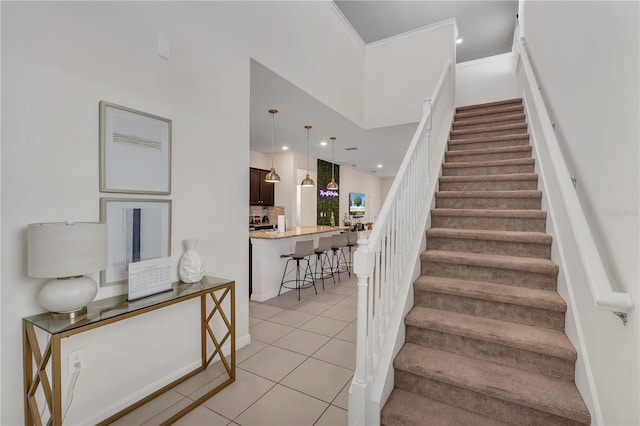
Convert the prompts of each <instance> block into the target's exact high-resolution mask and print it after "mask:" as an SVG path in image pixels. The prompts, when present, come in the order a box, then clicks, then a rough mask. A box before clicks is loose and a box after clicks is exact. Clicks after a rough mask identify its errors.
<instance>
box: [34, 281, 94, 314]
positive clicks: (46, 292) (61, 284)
mask: <svg viewBox="0 0 640 426" xmlns="http://www.w3.org/2000/svg"><path fill="white" fill-rule="evenodd" d="M97 293H98V286H97V285H96V282H95V281H94V280H93V278H90V277H87V276H84V275H83V276H80V277H70V278H58V279H54V280H51V281H49V282H47V283H46V284H45V285H44V287H42V289H41V290H40V297H39V299H40V305H42V307H43V308H45V309H46V310H48V311H49V312H52V313H54V314H60V315H59V316H64V317H68V318H73V317H74V316H77V315H80V314H82V313H83V312H86V306H87V305H88V304H89V303H90V302H91V301H92V300H93V299H94V298H95V297H96V294H97Z"/></svg>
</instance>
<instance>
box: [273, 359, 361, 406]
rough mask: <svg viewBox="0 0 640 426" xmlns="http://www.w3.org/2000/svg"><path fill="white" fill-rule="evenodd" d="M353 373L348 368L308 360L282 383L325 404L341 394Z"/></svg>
mask: <svg viewBox="0 0 640 426" xmlns="http://www.w3.org/2000/svg"><path fill="white" fill-rule="evenodd" d="M352 375H353V373H352V372H351V370H348V369H346V368H342V367H338V366H337V365H333V364H329V363H327V362H324V361H319V360H317V359H313V358H308V359H306V360H305V361H304V362H303V363H302V364H300V365H299V366H298V368H296V369H295V370H293V371H292V372H291V373H290V374H289V375H288V376H287V377H285V378H284V380H282V381H281V382H280V384H283V385H285V386H288V387H290V388H293V389H295V390H298V391H300V392H303V393H306V394H307V395H311V396H313V397H316V398H318V399H321V400H323V401H325V402H331V401H333V400H334V399H335V397H336V396H337V395H338V393H340V391H341V390H342V388H343V387H344V385H345V384H346V383H347V381H348V380H349V379H351V376H352Z"/></svg>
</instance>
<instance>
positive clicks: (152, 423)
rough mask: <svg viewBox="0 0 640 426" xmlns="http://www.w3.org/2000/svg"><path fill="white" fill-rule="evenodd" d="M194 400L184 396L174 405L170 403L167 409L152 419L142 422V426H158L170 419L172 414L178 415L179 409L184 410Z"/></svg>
mask: <svg viewBox="0 0 640 426" xmlns="http://www.w3.org/2000/svg"><path fill="white" fill-rule="evenodd" d="M192 402H193V401H192V400H190V399H188V398H183V399H181V400H180V401H178V402H176V403H175V404H173V405H170V406H169V407H167V408H166V409H164V410H162V411H161V412H160V414H157V415H155V416H154V417H152V418H151V419H149V420H147V421H146V422H144V423H142V425H141V426H156V425H159V424H162V423H163V422H166V421H167V420H169V419H170V418H171V417H172V416H174V415H176V414H177V413H178V412H179V411H182V410H184V409H185V408H187V407H188V406H189V404H191V403H192Z"/></svg>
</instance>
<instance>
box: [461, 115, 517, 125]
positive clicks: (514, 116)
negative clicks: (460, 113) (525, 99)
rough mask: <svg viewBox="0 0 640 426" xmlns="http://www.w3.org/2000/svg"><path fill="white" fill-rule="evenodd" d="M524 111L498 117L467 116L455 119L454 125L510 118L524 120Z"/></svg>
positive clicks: (492, 121)
mask: <svg viewBox="0 0 640 426" xmlns="http://www.w3.org/2000/svg"><path fill="white" fill-rule="evenodd" d="M524 118H525V117H524V113H515V114H509V115H504V116H502V117H496V118H491V117H488V118H483V117H478V118H465V119H462V120H455V121H454V122H453V127H456V126H469V125H474V124H485V123H495V122H498V121H510V120H522V121H524Z"/></svg>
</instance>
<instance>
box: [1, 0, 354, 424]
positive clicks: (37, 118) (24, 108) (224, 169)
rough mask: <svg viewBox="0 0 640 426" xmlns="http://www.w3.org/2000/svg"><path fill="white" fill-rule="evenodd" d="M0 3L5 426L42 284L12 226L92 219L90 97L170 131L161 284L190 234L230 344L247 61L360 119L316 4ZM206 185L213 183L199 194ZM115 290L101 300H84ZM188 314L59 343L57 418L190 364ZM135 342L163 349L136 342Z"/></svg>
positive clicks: (342, 35)
mask: <svg viewBox="0 0 640 426" xmlns="http://www.w3.org/2000/svg"><path fill="white" fill-rule="evenodd" d="M1 7H2V63H3V69H2V103H3V105H4V107H5V108H3V109H2V122H3V123H4V124H5V125H4V126H3V127H2V212H1V214H2V229H1V232H2V286H1V288H2V300H1V302H0V303H1V316H2V317H1V318H2V330H1V343H2V348H3V350H4V351H3V353H2V365H1V377H2V383H1V386H2V388H1V389H2V402H1V406H2V418H1V419H0V423H1V424H3V425H5V424H6V425H16V424H22V423H23V399H22V392H21V389H22V377H21V374H22V368H21V366H22V361H21V359H22V358H21V353H20V348H21V324H20V321H21V318H22V317H24V316H27V315H32V314H35V313H38V312H41V308H40V307H39V306H38V304H37V293H38V290H39V288H40V287H41V285H42V280H35V279H29V278H27V276H26V255H25V254H26V246H25V229H26V226H27V224H28V223H31V222H37V221H60V220H66V219H76V220H97V219H98V217H99V215H98V202H99V198H100V196H109V194H100V193H99V192H98V170H97V164H98V138H97V134H98V101H99V100H101V99H104V100H108V101H111V102H115V103H118V104H122V105H126V106H129V107H132V108H136V109H140V110H143V111H148V112H151V113H154V114H158V115H161V116H165V117H169V118H171V119H172V120H173V191H172V194H171V196H169V197H159V198H170V199H172V200H173V243H172V248H171V250H172V254H173V257H174V273H173V275H174V277H173V278H174V279H177V272H176V266H177V262H178V258H179V255H180V254H181V253H182V252H183V248H182V240H184V239H185V238H189V237H193V236H196V237H198V238H199V239H200V243H199V246H198V250H199V251H200V253H201V255H202V256H203V258H204V260H205V262H206V273H207V274H211V275H216V276H223V277H229V278H232V279H235V280H236V283H237V298H236V300H237V306H236V309H237V311H236V312H237V315H236V318H237V333H238V338H239V340H240V341H241V342H244V343H246V342H247V341H248V302H247V299H248V294H247V293H248V289H247V287H248V286H247V281H248V266H247V256H246V249H247V247H246V246H247V243H248V231H247V227H246V214H238V212H245V211H246V208H247V199H248V175H247V169H248V167H249V155H248V151H249V68H250V67H249V60H250V57H254V58H256V59H257V60H259V61H260V62H261V63H263V64H265V65H267V66H269V67H270V68H271V69H273V70H276V71H277V72H279V73H280V75H282V76H283V77H285V78H287V79H288V80H289V81H291V82H292V83H293V84H296V85H297V86H299V87H301V88H304V90H306V91H307V92H308V93H311V94H313V95H314V96H316V97H317V98H318V99H320V100H321V101H323V102H325V103H326V104H328V105H330V106H331V107H332V108H334V109H335V110H336V111H339V112H340V113H342V114H343V115H345V116H347V117H349V118H350V119H352V120H354V121H358V122H362V103H363V95H362V92H363V91H362V87H361V86H359V85H358V83H357V82H359V81H362V73H363V67H364V51H363V50H362V48H361V47H360V46H359V45H358V43H357V42H356V41H355V40H354V39H353V37H352V35H351V34H350V33H349V31H348V30H347V29H345V28H344V27H343V24H342V22H341V21H340V20H339V19H338V18H337V17H336V15H335V13H334V12H333V11H332V9H331V7H330V4H328V3H325V2H310V3H307V2H295V3H294V2H264V3H243V2H238V3H236V2H192V3H180V2H174V3H168V2H167V3H164V2H135V3H133V2H131V3H128V2H104V3H81V2H74V3H53V2H51V3H30V2H29V3H27V2H16V3H6V2H2V4H1ZM292 34H295V37H292V36H291V35H292ZM158 35H163V36H164V37H166V38H167V39H168V40H169V42H170V44H171V55H172V58H171V60H170V61H167V60H165V59H162V58H160V57H158V56H157V55H156V45H157V37H158ZM317 63H331V64H332V66H331V67H317V66H316V64H317ZM354 82H356V83H355V84H354ZM221 180H223V181H224V182H226V183H227V184H226V185H215V186H214V185H213V182H217V181H221ZM122 291H123V289H122V288H118V287H108V288H102V289H100V292H99V294H98V297H99V298H104V297H108V296H111V295H114V294H117V293H121V292H122ZM196 311H197V304H193V303H184V304H181V305H178V306H175V307H172V308H171V309H167V310H165V311H164V312H163V313H164V315H146V316H143V317H140V318H136V319H131V320H127V321H125V322H123V323H120V324H116V325H111V326H109V327H105V328H102V329H100V330H94V331H92V332H90V333H87V334H84V335H80V336H75V337H73V338H70V339H68V340H67V341H65V342H64V344H63V359H65V358H66V354H65V353H66V351H67V350H68V349H75V348H77V347H84V348H85V349H86V360H85V363H86V368H85V369H83V373H82V375H81V377H80V379H79V381H78V384H77V388H76V396H75V397H74V398H77V399H75V402H74V404H73V405H72V407H71V409H70V411H69V416H68V419H67V420H68V422H69V423H84V424H87V423H94V422H95V421H97V420H98V419H99V418H100V417H104V416H105V415H107V414H110V413H111V412H112V411H113V410H114V409H116V408H120V407H121V406H122V405H126V404H129V403H131V402H133V399H134V398H136V397H139V396H141V395H140V392H141V391H142V389H141V386H143V383H145V382H147V381H151V380H153V378H158V379H159V381H158V382H156V383H155V385H156V386H157V385H160V384H162V383H163V382H166V381H168V380H169V379H171V378H172V376H175V375H176V374H178V373H180V372H181V371H180V370H181V369H182V368H184V367H185V366H189V365H190V364H192V363H193V362H194V361H197V359H198V357H199V354H198V352H197V350H196V349H197V346H198V342H199V339H198V338H197V331H196V330H197V325H195V323H194V321H193V317H194V312H196ZM149 330H155V332H161V333H162V335H163V337H165V338H166V340H165V343H166V342H169V343H171V345H170V346H166V347H164V348H159V347H158V346H157V345H153V344H151V343H148V339H149V337H148V336H149ZM185 331H187V332H185ZM140 342H144V346H150V347H151V348H150V350H147V349H145V348H141V347H138V344H139V343H140ZM189 354H190V355H189ZM125 357H126V359H125ZM149 359H153V361H154V362H152V363H150V362H148V360H149ZM127 360H133V361H132V363H131V364H127ZM123 365H129V367H130V368H131V369H124V368H121V367H122V366H123ZM172 366H173V367H172ZM167 372H170V373H167Z"/></svg>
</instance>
